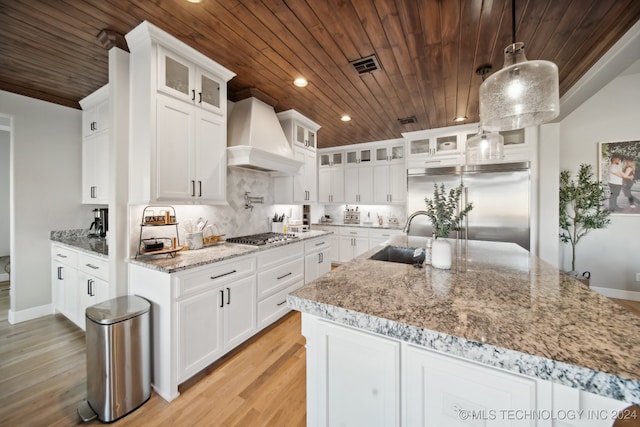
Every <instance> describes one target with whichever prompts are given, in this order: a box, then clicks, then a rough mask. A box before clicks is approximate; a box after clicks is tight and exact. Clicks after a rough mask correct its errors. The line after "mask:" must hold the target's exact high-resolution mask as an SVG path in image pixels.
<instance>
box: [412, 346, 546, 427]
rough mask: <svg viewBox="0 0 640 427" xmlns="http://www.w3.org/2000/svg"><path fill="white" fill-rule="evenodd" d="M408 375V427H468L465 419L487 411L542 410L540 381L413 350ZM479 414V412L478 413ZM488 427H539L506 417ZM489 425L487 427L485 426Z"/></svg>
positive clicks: (525, 420)
mask: <svg viewBox="0 0 640 427" xmlns="http://www.w3.org/2000/svg"><path fill="white" fill-rule="evenodd" d="M406 360H407V363H406V370H403V373H404V380H405V386H406V390H405V393H403V395H404V396H406V402H405V410H406V413H407V417H406V422H407V425H421V426H434V427H436V426H460V427H463V426H467V425H468V424H467V421H466V420H462V419H461V418H460V416H459V414H460V412H459V411H460V410H464V411H469V412H465V413H477V414H481V413H482V412H483V411H484V413H486V414H490V411H492V410H493V411H496V410H498V409H500V410H505V411H507V410H513V411H516V410H518V411H532V410H535V409H536V381H535V380H534V379H531V378H525V377H522V376H519V375H513V374H509V373H507V372H504V371H500V370H497V369H493V368H489V367H484V366H480V365H479V364H476V363H470V362H465V361H462V360H458V359H455V358H452V357H451V356H445V355H441V354H438V353H435V352H432V351H429V350H424V349H420V348H415V347H413V346H409V347H408V349H407V358H406ZM472 411H473V412H472ZM496 418H497V419H495V420H493V421H491V422H490V423H489V424H488V425H492V426H493V425H495V426H507V425H508V426H535V425H536V421H535V420H531V419H526V418H525V417H523V418H522V419H517V420H512V421H510V420H508V419H506V418H502V417H500V416H498V417H496ZM482 425H484V424H482Z"/></svg>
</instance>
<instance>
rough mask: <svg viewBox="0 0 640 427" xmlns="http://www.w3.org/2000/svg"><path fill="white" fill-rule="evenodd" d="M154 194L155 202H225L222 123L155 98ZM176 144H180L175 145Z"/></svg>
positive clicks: (209, 115)
mask: <svg viewBox="0 0 640 427" xmlns="http://www.w3.org/2000/svg"><path fill="white" fill-rule="evenodd" d="M157 102H158V107H157V119H158V125H157V127H158V134H157V137H156V174H157V180H156V183H157V185H156V192H155V195H154V199H155V200H158V201H171V200H190V201H206V202H209V203H217V202H224V201H225V200H226V167H225V166H226V154H225V149H226V145H225V128H224V122H223V120H222V119H221V118H220V117H219V116H217V115H216V114H213V113H210V112H208V111H204V110H202V109H197V108H195V107H193V106H190V105H188V104H186V103H184V102H181V101H177V100H175V99H173V98H170V97H167V96H163V95H158V98H157ZM176 141H182V143H181V144H176Z"/></svg>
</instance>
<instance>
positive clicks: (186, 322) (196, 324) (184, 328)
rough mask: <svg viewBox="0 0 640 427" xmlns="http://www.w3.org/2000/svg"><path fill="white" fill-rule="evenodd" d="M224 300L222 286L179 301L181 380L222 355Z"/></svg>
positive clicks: (177, 312)
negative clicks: (222, 306) (222, 305)
mask: <svg viewBox="0 0 640 427" xmlns="http://www.w3.org/2000/svg"><path fill="white" fill-rule="evenodd" d="M222 302H223V299H222V295H221V288H215V289H212V290H209V291H206V292H203V293H200V294H195V295H192V296H190V297H187V298H183V299H181V300H179V301H177V302H176V315H177V317H176V323H177V325H176V326H177V328H176V329H177V332H178V337H177V342H178V382H181V381H184V380H185V379H187V378H189V377H190V376H191V375H193V374H195V373H196V372H198V371H200V370H201V369H202V368H204V367H205V366H207V365H209V364H210V363H211V362H213V361H214V360H215V359H216V358H217V357H218V356H219V355H221V354H222V352H223V346H222V308H221V307H220V305H221V304H222Z"/></svg>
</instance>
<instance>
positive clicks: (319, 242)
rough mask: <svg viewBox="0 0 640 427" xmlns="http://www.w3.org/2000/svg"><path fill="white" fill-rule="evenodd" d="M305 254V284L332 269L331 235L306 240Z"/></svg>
mask: <svg viewBox="0 0 640 427" xmlns="http://www.w3.org/2000/svg"><path fill="white" fill-rule="evenodd" d="M304 254H305V255H304V283H305V285H306V284H307V283H310V282H313V281H314V280H316V279H317V278H318V277H320V276H322V275H324V274H326V273H328V272H330V271H331V237H330V236H326V237H324V238H322V239H315V240H312V241H310V242H305V245H304Z"/></svg>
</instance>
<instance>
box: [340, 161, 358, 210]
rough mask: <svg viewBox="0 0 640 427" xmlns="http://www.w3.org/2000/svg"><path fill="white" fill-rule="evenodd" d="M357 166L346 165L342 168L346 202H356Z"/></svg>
mask: <svg viewBox="0 0 640 427" xmlns="http://www.w3.org/2000/svg"><path fill="white" fill-rule="evenodd" d="M358 196H359V188H358V168H356V167H349V166H347V167H346V168H345V170H344V198H345V202H347V203H358Z"/></svg>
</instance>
